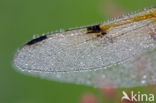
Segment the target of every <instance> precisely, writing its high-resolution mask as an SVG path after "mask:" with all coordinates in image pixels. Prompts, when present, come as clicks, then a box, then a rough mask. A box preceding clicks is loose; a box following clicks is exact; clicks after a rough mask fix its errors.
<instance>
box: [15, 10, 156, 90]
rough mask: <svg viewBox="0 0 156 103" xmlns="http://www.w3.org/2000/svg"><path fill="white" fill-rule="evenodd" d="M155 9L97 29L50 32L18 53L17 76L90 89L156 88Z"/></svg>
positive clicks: (128, 15) (127, 16)
mask: <svg viewBox="0 0 156 103" xmlns="http://www.w3.org/2000/svg"><path fill="white" fill-rule="evenodd" d="M155 62H156V7H151V8H145V9H143V10H139V11H136V12H134V13H130V14H126V15H122V16H120V17H116V18H113V19H111V20H108V21H106V22H102V23H99V24H94V25H89V26H84V27H79V28H73V29H68V30H64V31H60V32H51V33H48V34H45V35H42V36H40V37H37V38H34V39H32V40H30V41H28V42H26V43H25V44H24V45H22V46H21V47H20V48H19V49H18V50H17V52H16V54H15V56H14V59H13V64H14V66H15V68H16V70H18V71H20V72H23V73H25V74H30V75H32V76H38V77H41V78H45V79H49V80H54V81H59V82H68V83H74V84H82V85H88V86H92V87H97V88H101V87H110V86H111V87H114V88H119V87H135V86H144V85H148V84H156V63H155Z"/></svg>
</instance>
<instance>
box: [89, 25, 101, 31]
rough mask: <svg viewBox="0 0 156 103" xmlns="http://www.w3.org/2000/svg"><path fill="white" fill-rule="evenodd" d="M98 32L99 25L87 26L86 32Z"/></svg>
mask: <svg viewBox="0 0 156 103" xmlns="http://www.w3.org/2000/svg"><path fill="white" fill-rule="evenodd" d="M100 32H101V28H100V25H94V26H90V27H87V33H100Z"/></svg>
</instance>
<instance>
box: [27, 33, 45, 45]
mask: <svg viewBox="0 0 156 103" xmlns="http://www.w3.org/2000/svg"><path fill="white" fill-rule="evenodd" d="M46 38H47V36H46V35H44V36H40V37H38V38H36V39H33V40H31V41H29V42H28V43H26V45H32V44H35V43H38V42H40V41H42V40H45V39H46Z"/></svg>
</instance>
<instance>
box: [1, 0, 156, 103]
mask: <svg viewBox="0 0 156 103" xmlns="http://www.w3.org/2000/svg"><path fill="white" fill-rule="evenodd" d="M107 1H109V0H107ZM112 2H115V3H118V4H119V5H120V6H121V8H123V9H124V11H126V12H127V11H128V12H129V11H134V10H137V9H142V8H144V7H149V6H153V5H155V4H156V0H112ZM105 3H106V2H105V1H104V0H0V103H80V98H81V96H82V95H83V94H85V93H92V94H93V95H95V96H96V97H97V98H98V99H99V103H102V102H104V101H107V103H108V102H109V103H119V102H120V97H119V99H114V100H113V99H111V100H108V99H106V98H105V96H104V95H103V94H102V93H101V91H100V90H99V89H96V88H92V87H88V86H83V85H75V84H69V83H59V82H55V81H48V80H44V79H40V78H36V77H31V76H27V75H23V74H21V73H19V72H16V71H15V69H14V68H13V66H12V59H13V56H14V53H15V51H16V49H17V48H18V47H19V46H20V45H22V44H23V43H25V42H26V41H28V40H30V39H31V38H32V36H33V35H34V34H42V33H47V32H51V31H56V30H59V29H67V28H71V27H79V26H84V25H89V24H94V23H98V22H103V21H104V20H106V18H108V16H106V14H105V11H107V12H109V10H103V8H104V7H103V6H105V5H106V4H105ZM110 6H111V5H110ZM151 87H153V86H146V87H137V88H121V89H117V91H116V92H117V93H118V95H119V96H121V95H122V94H121V91H122V90H125V91H130V90H134V91H138V90H139V91H142V92H143V93H146V92H149V93H150V92H152V91H153V89H151ZM117 101H118V102H117Z"/></svg>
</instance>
